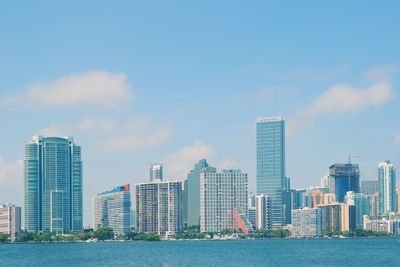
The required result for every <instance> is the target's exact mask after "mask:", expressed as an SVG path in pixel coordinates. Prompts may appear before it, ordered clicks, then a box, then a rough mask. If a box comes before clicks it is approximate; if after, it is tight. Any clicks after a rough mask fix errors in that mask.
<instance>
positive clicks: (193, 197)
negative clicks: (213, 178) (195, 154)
mask: <svg viewBox="0 0 400 267" xmlns="http://www.w3.org/2000/svg"><path fill="white" fill-rule="evenodd" d="M202 172H207V173H216V172H217V169H216V168H214V167H211V166H209V165H208V163H207V161H206V160H205V159H202V160H200V161H199V162H198V163H197V164H196V165H195V166H194V169H193V170H191V171H190V172H189V174H188V175H187V180H186V183H185V199H186V217H187V224H188V225H189V226H191V225H200V173H202Z"/></svg>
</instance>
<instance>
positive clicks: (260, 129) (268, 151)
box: [256, 117, 286, 226]
mask: <svg viewBox="0 0 400 267" xmlns="http://www.w3.org/2000/svg"><path fill="white" fill-rule="evenodd" d="M256 128H257V147H256V150H257V194H265V195H267V196H269V197H270V198H271V202H272V209H271V216H272V226H281V225H283V224H285V214H286V211H285V194H284V188H285V121H284V120H283V119H282V118H281V117H269V118H259V119H257V127H256Z"/></svg>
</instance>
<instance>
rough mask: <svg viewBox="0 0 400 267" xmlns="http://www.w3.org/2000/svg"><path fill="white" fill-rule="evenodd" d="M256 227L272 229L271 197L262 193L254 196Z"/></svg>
mask: <svg viewBox="0 0 400 267" xmlns="http://www.w3.org/2000/svg"><path fill="white" fill-rule="evenodd" d="M256 227H257V229H272V221H271V198H270V197H268V196H266V195H263V194H261V195H258V196H256Z"/></svg>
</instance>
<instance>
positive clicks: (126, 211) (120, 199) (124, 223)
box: [93, 184, 131, 234]
mask: <svg viewBox="0 0 400 267" xmlns="http://www.w3.org/2000/svg"><path fill="white" fill-rule="evenodd" d="M93 227H94V229H95V230H97V229H99V228H103V227H110V228H112V229H113V232H114V233H116V234H126V233H128V232H130V231H131V192H130V186H129V184H127V185H123V186H117V187H116V188H114V189H112V190H110V191H106V192H103V193H100V194H97V196H95V197H94V198H93Z"/></svg>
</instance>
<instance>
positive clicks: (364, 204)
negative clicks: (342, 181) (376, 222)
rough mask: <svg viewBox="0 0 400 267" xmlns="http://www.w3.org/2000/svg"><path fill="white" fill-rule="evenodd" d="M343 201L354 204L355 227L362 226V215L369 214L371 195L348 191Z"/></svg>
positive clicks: (359, 227)
mask: <svg viewBox="0 0 400 267" xmlns="http://www.w3.org/2000/svg"><path fill="white" fill-rule="evenodd" d="M345 203H347V204H349V205H354V206H355V209H356V228H358V229H362V228H363V225H364V224H363V218H364V215H370V214H371V197H370V196H369V195H364V194H362V193H354V192H352V191H349V192H347V193H346V196H345Z"/></svg>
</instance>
